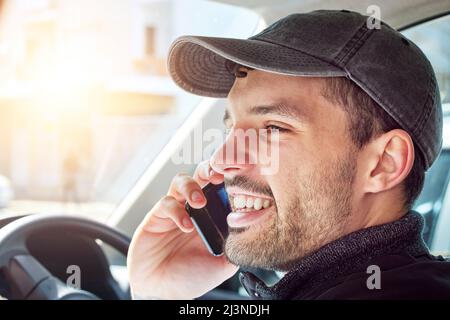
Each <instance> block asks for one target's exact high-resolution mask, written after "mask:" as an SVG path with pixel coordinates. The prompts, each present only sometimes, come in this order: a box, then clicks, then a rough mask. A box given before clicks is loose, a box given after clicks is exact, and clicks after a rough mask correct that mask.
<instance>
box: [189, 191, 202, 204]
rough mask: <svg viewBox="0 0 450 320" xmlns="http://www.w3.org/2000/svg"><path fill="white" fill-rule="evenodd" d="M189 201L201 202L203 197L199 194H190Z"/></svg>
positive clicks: (195, 192)
mask: <svg viewBox="0 0 450 320" xmlns="http://www.w3.org/2000/svg"><path fill="white" fill-rule="evenodd" d="M191 200H192V201H194V202H201V201H202V200H203V197H202V195H201V193H200V192H198V191H194V192H192V194H191Z"/></svg>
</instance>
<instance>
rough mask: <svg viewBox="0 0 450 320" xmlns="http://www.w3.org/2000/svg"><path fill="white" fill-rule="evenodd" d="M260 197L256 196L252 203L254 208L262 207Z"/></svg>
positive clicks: (259, 208)
mask: <svg viewBox="0 0 450 320" xmlns="http://www.w3.org/2000/svg"><path fill="white" fill-rule="evenodd" d="M262 202H263V201H262V199H261V198H256V199H255V201H254V203H253V207H254V208H255V210H261V208H262V205H263V204H262Z"/></svg>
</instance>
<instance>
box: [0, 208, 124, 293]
mask: <svg viewBox="0 0 450 320" xmlns="http://www.w3.org/2000/svg"><path fill="white" fill-rule="evenodd" d="M61 230H64V231H65V232H71V233H74V234H77V235H83V236H86V237H88V238H90V239H94V240H95V239H99V240H101V241H103V242H105V243H107V244H109V245H110V246H112V247H113V248H115V249H116V250H117V251H118V252H120V253H122V254H124V255H125V256H126V255H127V252H128V247H129V244H130V239H129V238H128V237H127V236H125V235H123V234H122V233H120V232H118V231H117V230H114V229H113V228H111V227H109V226H107V225H104V224H101V223H99V222H96V221H92V220H89V219H85V218H81V217H74V216H67V215H53V214H34V215H30V216H26V217H23V218H20V219H18V220H15V221H13V222H11V223H9V224H7V225H6V226H4V227H3V228H1V229H0V271H2V273H3V275H4V276H5V279H6V282H7V284H8V286H9V289H10V293H11V294H10V296H11V298H12V299H29V300H34V299H39V300H97V299H99V298H98V297H97V296H95V295H94V294H92V293H90V292H87V291H85V290H81V289H76V288H73V287H71V286H68V285H66V284H65V283H64V282H62V281H61V280H59V279H58V278H57V277H55V276H53V275H52V274H51V273H50V272H49V271H48V270H47V269H46V268H45V267H44V266H43V265H42V264H41V263H40V262H39V261H38V260H37V259H36V258H34V257H33V256H32V255H31V254H30V252H29V250H28V248H27V245H26V243H27V240H28V239H29V237H30V236H31V235H34V234H37V233H42V232H52V231H61Z"/></svg>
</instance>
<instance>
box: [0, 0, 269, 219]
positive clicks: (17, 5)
mask: <svg viewBox="0 0 450 320" xmlns="http://www.w3.org/2000/svg"><path fill="white" fill-rule="evenodd" d="M0 8H1V17H0V214H2V213H12V214H22V213H36V212H46V213H61V212H65V213H75V214H85V215H89V216H90V217H92V218H95V219H99V220H106V219H107V218H108V216H109V215H110V214H111V213H112V212H113V211H114V208H115V207H116V206H117V205H118V204H119V203H120V201H121V200H122V199H123V198H124V197H125V195H126V194H127V192H128V191H129V190H130V189H131V188H132V187H133V185H134V184H135V183H136V181H137V180H138V179H139V177H140V176H141V175H142V173H143V172H144V171H145V169H146V168H147V167H148V166H149V165H150V164H151V162H152V160H153V159H154V158H155V156H156V155H157V154H158V153H159V152H160V150H161V149H162V148H163V146H164V145H165V144H166V143H167V141H168V140H169V139H170V138H171V137H172V136H173V135H174V133H175V132H176V129H177V128H178V127H179V126H180V125H181V124H182V123H183V120H184V119H186V117H187V115H189V114H190V112H191V111H192V110H193V108H194V107H195V106H196V105H197V104H198V102H199V100H200V98H198V97H195V96H192V95H189V94H186V93H184V92H182V91H181V90H180V89H178V88H177V87H176V86H175V84H173V82H172V81H171V80H170V78H169V76H168V74H167V70H166V57H167V53H168V49H169V46H170V44H171V42H172V41H173V40H174V39H175V38H176V37H177V36H179V35H182V34H203V35H215V36H227V37H249V36H250V35H251V34H253V32H254V31H255V29H256V28H257V27H258V24H259V23H260V19H259V17H258V15H257V14H256V13H254V12H251V11H249V10H247V9H243V8H238V7H234V6H230V5H224V4H218V3H214V2H207V1H200V0H158V1H155V0H96V1H91V0H77V1H73V0H0Z"/></svg>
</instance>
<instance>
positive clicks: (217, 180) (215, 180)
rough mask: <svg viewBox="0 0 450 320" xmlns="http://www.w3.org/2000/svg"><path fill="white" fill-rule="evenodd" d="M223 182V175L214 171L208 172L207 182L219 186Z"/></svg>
mask: <svg viewBox="0 0 450 320" xmlns="http://www.w3.org/2000/svg"><path fill="white" fill-rule="evenodd" d="M223 180H224V176H223V174H221V173H219V172H217V171H214V169H211V170H210V172H209V181H210V182H211V183H212V184H221V183H222V182H223Z"/></svg>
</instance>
